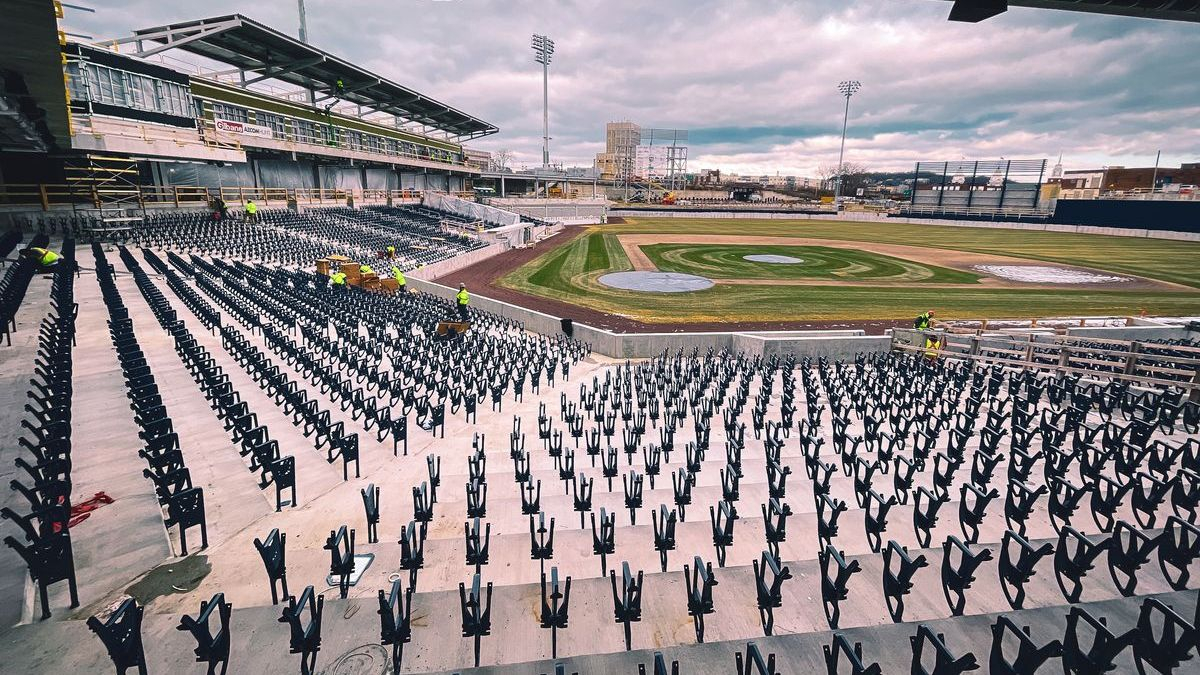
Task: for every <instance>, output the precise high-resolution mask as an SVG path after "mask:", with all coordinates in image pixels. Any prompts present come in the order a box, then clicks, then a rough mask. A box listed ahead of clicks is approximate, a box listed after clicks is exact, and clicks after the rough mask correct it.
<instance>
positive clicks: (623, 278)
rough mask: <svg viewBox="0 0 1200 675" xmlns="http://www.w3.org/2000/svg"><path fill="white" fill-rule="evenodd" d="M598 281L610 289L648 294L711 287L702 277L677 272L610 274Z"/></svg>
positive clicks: (709, 282)
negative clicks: (646, 292) (645, 292)
mask: <svg viewBox="0 0 1200 675" xmlns="http://www.w3.org/2000/svg"><path fill="white" fill-rule="evenodd" d="M599 281H600V283H602V284H604V285H605V286H609V287H610V288H620V289H621V290H625V291H648V292H650V293H686V292H688V291H702V290H704V289H706V288H709V287H711V286H712V285H713V282H712V281H711V280H709V279H705V278H704V277H698V276H696V275H694V274H679V273H678V272H612V273H611V274H605V275H604V276H602V277H600V280H599Z"/></svg>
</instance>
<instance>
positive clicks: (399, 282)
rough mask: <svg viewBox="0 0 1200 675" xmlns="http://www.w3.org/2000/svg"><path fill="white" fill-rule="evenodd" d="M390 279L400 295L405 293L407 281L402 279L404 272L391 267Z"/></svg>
mask: <svg viewBox="0 0 1200 675" xmlns="http://www.w3.org/2000/svg"><path fill="white" fill-rule="evenodd" d="M392 277H393V278H394V279H395V280H396V289H397V290H399V291H400V292H401V293H407V292H408V280H407V279H405V278H404V270H402V269H400V268H399V267H396V266H395V265H392Z"/></svg>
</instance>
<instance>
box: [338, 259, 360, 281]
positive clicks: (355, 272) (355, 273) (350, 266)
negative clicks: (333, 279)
mask: <svg viewBox="0 0 1200 675" xmlns="http://www.w3.org/2000/svg"><path fill="white" fill-rule="evenodd" d="M341 269H342V274H345V275H346V283H348V284H350V285H351V286H357V285H358V282H359V279H360V278H361V277H362V272H361V271H360V270H359V269H358V263H355V262H344V263H342V267H341Z"/></svg>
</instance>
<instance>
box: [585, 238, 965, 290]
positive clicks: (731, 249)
mask: <svg viewBox="0 0 1200 675" xmlns="http://www.w3.org/2000/svg"><path fill="white" fill-rule="evenodd" d="M596 236H597V235H592V236H591V237H589V239H592V238H595V237H596ZM609 236H610V237H611V236H612V235H609ZM641 248H642V251H643V252H644V253H645V254H646V256H647V257H648V258H650V260H651V262H653V263H654V266H655V267H657V268H658V269H660V270H662V271H664V272H683V273H685V274H698V275H700V276H702V277H709V278H711V279H830V280H839V281H856V280H858V281H862V280H874V281H907V282H913V283H949V284H970V283H975V282H977V281H978V280H979V275H978V274H971V273H969V272H962V271H960V270H952V269H949V268H946V267H938V266H936V265H922V264H920V263H914V262H912V261H909V260H903V259H900V258H893V257H892V256H887V255H882V254H879V253H870V252H867V251H858V250H855V249H851V248H830V247H827V246H754V245H749V246H729V245H723V244H719V245H703V244H651V245H649V246H643V247H641ZM748 255H785V256H789V257H792V258H798V259H800V260H801V261H802V262H800V263H795V264H788V265H783V264H778V263H766V262H754V261H750V260H746V259H745V256H748ZM589 257H590V256H589ZM590 269H598V268H590Z"/></svg>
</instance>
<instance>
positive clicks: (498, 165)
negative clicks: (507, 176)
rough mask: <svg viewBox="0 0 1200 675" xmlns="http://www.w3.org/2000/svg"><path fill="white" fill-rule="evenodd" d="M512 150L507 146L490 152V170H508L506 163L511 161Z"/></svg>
mask: <svg viewBox="0 0 1200 675" xmlns="http://www.w3.org/2000/svg"><path fill="white" fill-rule="evenodd" d="M512 157H513V154H512V150H509V149H508V148H500V149H499V150H497V151H495V152H493V153H492V171H499V172H504V171H507V170H508V163H509V162H511V161H512Z"/></svg>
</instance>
